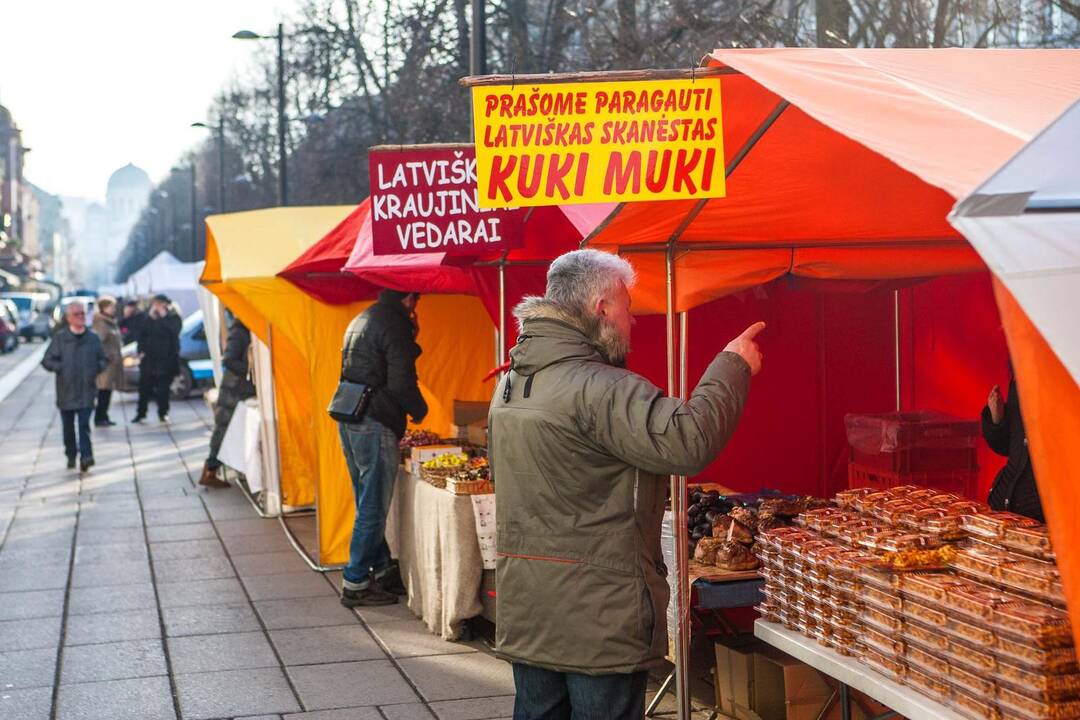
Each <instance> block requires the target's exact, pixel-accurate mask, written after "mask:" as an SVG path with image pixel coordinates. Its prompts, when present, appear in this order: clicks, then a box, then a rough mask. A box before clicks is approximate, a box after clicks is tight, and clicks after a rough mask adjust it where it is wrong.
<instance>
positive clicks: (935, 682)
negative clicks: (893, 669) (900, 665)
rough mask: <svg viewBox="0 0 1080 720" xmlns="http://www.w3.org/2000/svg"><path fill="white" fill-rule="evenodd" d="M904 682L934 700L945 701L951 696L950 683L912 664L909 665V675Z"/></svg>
mask: <svg viewBox="0 0 1080 720" xmlns="http://www.w3.org/2000/svg"><path fill="white" fill-rule="evenodd" d="M904 684H905V685H910V686H911V687H913V688H915V689H916V690H918V691H919V692H921V693H922V694H923V695H926V696H927V697H929V698H931V699H932V700H937V701H939V702H944V701H945V700H948V698H949V684H948V683H947V682H944V681H943V680H941V679H939V678H937V677H935V676H933V675H930V674H927V673H925V672H923V671H922V670H920V669H919V668H917V667H914V666H912V665H908V669H907V675H906V676H905V677H904Z"/></svg>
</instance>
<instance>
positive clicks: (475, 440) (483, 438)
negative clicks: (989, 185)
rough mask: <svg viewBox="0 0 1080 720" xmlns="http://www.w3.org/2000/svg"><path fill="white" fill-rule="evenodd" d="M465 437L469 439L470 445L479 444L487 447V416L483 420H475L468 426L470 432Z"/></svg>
mask: <svg viewBox="0 0 1080 720" xmlns="http://www.w3.org/2000/svg"><path fill="white" fill-rule="evenodd" d="M465 439H466V440H468V441H469V444H470V445H479V446H480V447H487V444H488V424H487V418H485V419H484V420H483V421H482V422H475V423H473V424H472V425H470V426H469V427H468V433H467V434H466V436H465Z"/></svg>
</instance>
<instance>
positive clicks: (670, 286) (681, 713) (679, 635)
mask: <svg viewBox="0 0 1080 720" xmlns="http://www.w3.org/2000/svg"><path fill="white" fill-rule="evenodd" d="M674 254H675V249H674V247H672V248H669V249H668V252H667V256H666V277H665V282H666V291H667V292H666V301H665V304H666V306H667V307H666V313H667V370H668V395H669V396H674V395H675V392H676V385H675V374H676V373H675V363H676V358H675V354H676V348H675V257H674ZM684 314H685V313H684ZM685 328H686V325H685V322H684V323H683V327H682V330H680V346H684V344H685V341H686V335H685ZM681 362H682V361H681V360H680V363H681ZM680 385H681V386H682V390H683V392H685V376H684V379H682V380H680ZM671 515H672V522H671V525H672V535H673V538H672V544H673V545H674V547H673V552H672V556H673V557H674V558H675V587H673V588H671V592H672V593H673V597H674V599H675V654H674V660H675V702H676V706H677V715H676V717H677V719H678V720H689V718H690V624H689V613H688V605H689V604H688V600H689V598H688V597H687V595H688V594H689V593H688V592H687V591H688V589H689V588H688V578H689V568H688V566H687V557H686V535H687V527H686V478H685V477H679V476H674V475H673V476H672V477H671Z"/></svg>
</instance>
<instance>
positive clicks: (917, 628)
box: [902, 622, 949, 652]
mask: <svg viewBox="0 0 1080 720" xmlns="http://www.w3.org/2000/svg"><path fill="white" fill-rule="evenodd" d="M902 637H903V638H904V640H905V641H906V642H908V643H915V644H916V645H921V646H923V647H925V648H928V649H930V650H933V651H935V652H944V651H946V650H948V649H949V636H948V635H945V634H944V633H942V632H941V631H940V630H932V629H930V628H928V627H925V626H923V625H920V624H919V623H917V622H905V623H904V632H903V633H902Z"/></svg>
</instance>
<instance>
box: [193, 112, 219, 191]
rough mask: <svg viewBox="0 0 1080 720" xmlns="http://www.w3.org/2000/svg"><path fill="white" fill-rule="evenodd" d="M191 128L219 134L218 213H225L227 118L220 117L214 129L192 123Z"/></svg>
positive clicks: (203, 124) (199, 123) (201, 123)
mask: <svg viewBox="0 0 1080 720" xmlns="http://www.w3.org/2000/svg"><path fill="white" fill-rule="evenodd" d="M191 127H193V128H204V129H206V130H215V131H216V132H217V150H218V212H225V116H224V115H222V116H221V117H219V118H218V124H217V125H216V126H213V127H212V126H210V125H207V124H206V123H204V122H196V123H191Z"/></svg>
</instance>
